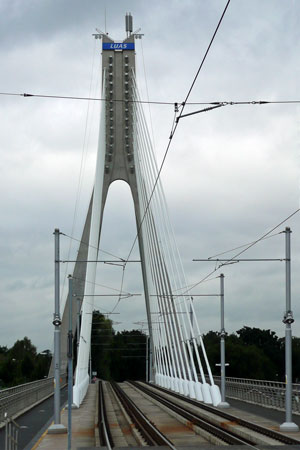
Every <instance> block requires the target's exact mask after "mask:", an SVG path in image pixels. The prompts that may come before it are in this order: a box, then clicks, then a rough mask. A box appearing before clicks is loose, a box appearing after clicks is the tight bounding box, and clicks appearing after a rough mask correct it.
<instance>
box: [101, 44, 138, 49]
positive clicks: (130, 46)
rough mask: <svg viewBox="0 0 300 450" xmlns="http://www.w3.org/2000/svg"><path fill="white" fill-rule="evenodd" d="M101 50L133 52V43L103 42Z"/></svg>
mask: <svg viewBox="0 0 300 450" xmlns="http://www.w3.org/2000/svg"><path fill="white" fill-rule="evenodd" d="M102 50H134V42H103V44H102Z"/></svg>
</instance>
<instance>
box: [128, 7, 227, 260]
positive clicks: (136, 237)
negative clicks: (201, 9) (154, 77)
mask: <svg viewBox="0 0 300 450" xmlns="http://www.w3.org/2000/svg"><path fill="white" fill-rule="evenodd" d="M230 1H231V0H228V1H227V3H226V6H225V8H224V11H223V13H222V15H221V18H220V20H219V22H218V25H217V27H216V29H215V31H214V33H213V36H212V38H211V40H210V43H209V45H208V47H207V50H206V52H205V54H204V57H203V58H202V61H201V64H200V66H199V68H198V70H197V73H196V75H195V77H194V79H193V81H192V84H191V86H190V88H189V90H188V93H187V95H186V97H185V100H184V102H183V103H182V104H181V111H180V114H179V116H178V118H180V116H181V115H182V113H183V111H184V108H185V106H186V103H187V101H188V99H189V97H190V95H191V92H192V89H193V87H194V85H195V83H196V80H197V78H198V76H199V73H200V71H201V69H202V67H203V64H204V62H205V60H206V57H207V55H208V53H209V50H210V48H211V46H212V44H213V41H214V39H215V37H216V34H217V32H218V30H219V28H220V25H221V23H222V21H223V18H224V16H225V13H226V11H227V8H228V6H229V4H230ZM178 118H177V119H178ZM178 124H179V120H176V122H175V125H174V127H173V126H172V130H171V134H170V137H169V142H168V144H167V148H166V150H165V153H164V156H163V159H162V162H161V165H160V168H159V170H158V174H157V177H156V179H155V182H154V186H153V188H152V191H151V194H150V197H149V200H148V202H147V205H146V208H145V211H144V214H143V217H142V220H141V222H140V224H139V227H138V230H137V234H136V236H135V239H134V242H133V244H132V247H131V249H130V251H129V255H128V257H127V260H128V259H129V258H130V256H131V253H132V251H133V248H134V246H135V244H136V241H137V239H138V236H139V233H140V230H141V227H142V224H143V222H144V219H145V216H146V214H147V212H148V209H149V206H150V203H151V200H152V197H153V194H154V191H155V188H156V186H157V183H158V180H159V178H160V174H161V172H162V169H163V166H164V163H165V160H166V158H167V155H168V152H169V149H170V146H171V142H172V140H173V137H174V134H175V132H176V130H177V127H178Z"/></svg>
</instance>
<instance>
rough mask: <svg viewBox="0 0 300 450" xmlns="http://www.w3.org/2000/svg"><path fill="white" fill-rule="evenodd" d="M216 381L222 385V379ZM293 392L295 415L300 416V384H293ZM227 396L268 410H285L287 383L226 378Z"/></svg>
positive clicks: (218, 377) (215, 377)
mask: <svg viewBox="0 0 300 450" xmlns="http://www.w3.org/2000/svg"><path fill="white" fill-rule="evenodd" d="M214 381H215V383H216V384H217V385H220V384H221V377H220V376H214ZM292 391H293V395H292V408H293V413H295V414H300V384H296V383H293V387H292ZM226 396H227V397H231V398H235V399H238V400H243V401H245V402H248V403H255V404H258V405H261V406H265V407H267V408H274V409H279V410H285V383H281V382H279V381H266V380H251V379H249V378H233V377H226Z"/></svg>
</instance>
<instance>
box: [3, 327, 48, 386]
mask: <svg viewBox="0 0 300 450" xmlns="http://www.w3.org/2000/svg"><path fill="white" fill-rule="evenodd" d="M51 358H52V354H51V352H50V350H44V351H43V352H40V353H37V349H36V347H35V346H34V345H33V344H32V343H31V340H30V339H29V338H28V337H26V336H25V337H24V339H21V340H17V341H16V342H15V343H14V345H13V346H12V347H11V348H7V347H6V346H3V347H2V346H0V387H1V388H2V389H4V388H8V387H12V386H17V385H19V384H24V383H29V382H30V381H35V380H40V379H42V378H44V377H47V376H48V372H49V367H50V363H51Z"/></svg>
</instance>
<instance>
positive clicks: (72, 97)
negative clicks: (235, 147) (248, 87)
mask: <svg viewBox="0 0 300 450" xmlns="http://www.w3.org/2000/svg"><path fill="white" fill-rule="evenodd" d="M0 95H3V96H11V97H12V96H13V97H25V98H27V97H37V98H49V99H61V100H84V101H90V100H92V101H99V102H116V103H118V102H122V103H123V102H126V103H141V104H146V105H147V104H150V105H166V106H170V105H171V106H174V105H178V106H182V105H183V103H181V102H178V101H173V102H167V101H160V100H157V101H156V100H129V99H126V100H125V99H109V100H108V99H106V98H100V97H80V96H76V95H47V94H29V93H18V92H0ZM299 103H300V100H245V101H231V100H230V101H226V100H225V101H224V100H217V101H207V102H185V106H192V105H194V106H197V105H220V106H227V105H231V106H234V105H267V104H270V105H272V104H273V105H276V104H299Z"/></svg>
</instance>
